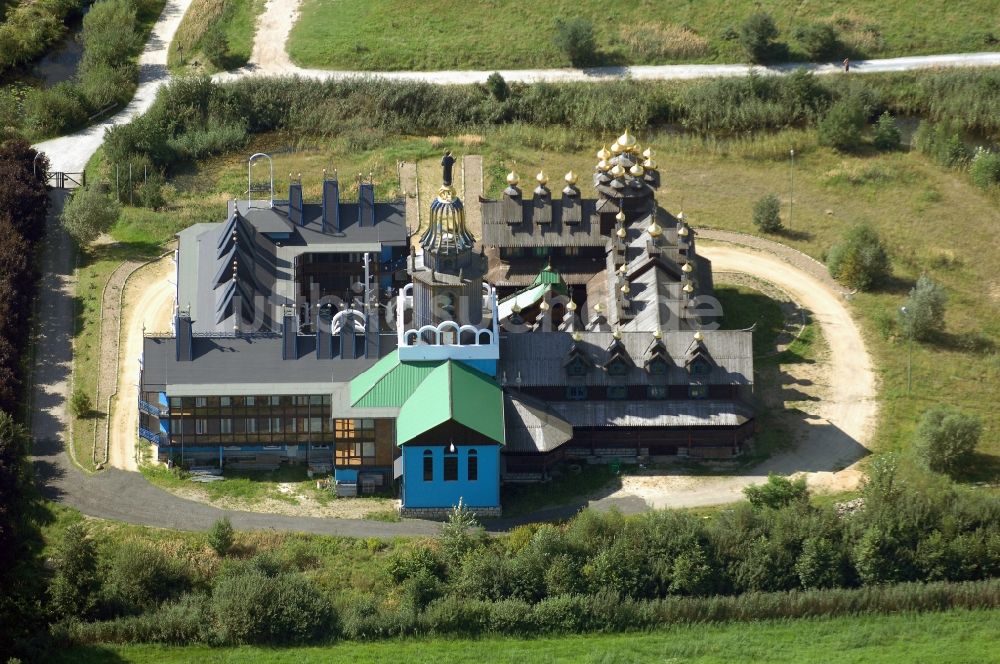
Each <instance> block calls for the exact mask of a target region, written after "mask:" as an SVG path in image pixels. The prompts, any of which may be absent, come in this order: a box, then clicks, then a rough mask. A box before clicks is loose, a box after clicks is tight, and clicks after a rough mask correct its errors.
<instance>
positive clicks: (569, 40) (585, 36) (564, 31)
mask: <svg viewBox="0 0 1000 664" xmlns="http://www.w3.org/2000/svg"><path fill="white" fill-rule="evenodd" d="M552 43H553V44H555V47H556V48H558V49H559V50H560V51H562V52H563V53H565V54H566V55H567V56H568V57H569V61H570V62H571V63H572V64H573V66H574V67H580V66H583V65H586V64H588V63H590V62H592V61H593V59H594V56H595V54H596V53H597V38H596V37H595V36H594V24H593V23H591V22H590V21H588V20H587V19H585V18H580V17H575V18H571V19H567V20H563V19H561V18H559V19H556V24H555V35H554V36H553V37H552Z"/></svg>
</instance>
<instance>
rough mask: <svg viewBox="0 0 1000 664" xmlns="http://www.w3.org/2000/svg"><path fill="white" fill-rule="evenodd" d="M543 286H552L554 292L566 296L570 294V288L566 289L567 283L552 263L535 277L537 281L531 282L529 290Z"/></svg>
mask: <svg viewBox="0 0 1000 664" xmlns="http://www.w3.org/2000/svg"><path fill="white" fill-rule="evenodd" d="M542 284H548V285H550V286H552V290H554V291H556V292H557V293H560V294H562V295H566V294H567V293H568V292H569V288H567V287H566V282H565V281H563V278H562V275H561V274H559V273H558V272H556V271H555V270H554V269H552V264H551V263H549V264H548V265H546V266H545V267H543V268H542V271H541V272H539V273H538V276H536V277H535V280H534V281H532V282H531V286H529V288H531V287H533V286H539V285H542Z"/></svg>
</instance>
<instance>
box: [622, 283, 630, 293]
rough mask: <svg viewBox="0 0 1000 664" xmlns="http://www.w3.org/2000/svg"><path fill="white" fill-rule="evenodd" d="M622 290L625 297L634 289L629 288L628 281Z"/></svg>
mask: <svg viewBox="0 0 1000 664" xmlns="http://www.w3.org/2000/svg"><path fill="white" fill-rule="evenodd" d="M621 290H622V293H624V294H625V295H628V293H629V291H630V290H632V289H631V288H629V285H628V282H627V281H626V282H625V283H624V284H622V288H621Z"/></svg>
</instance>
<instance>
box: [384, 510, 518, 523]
mask: <svg viewBox="0 0 1000 664" xmlns="http://www.w3.org/2000/svg"><path fill="white" fill-rule="evenodd" d="M467 509H468V510H469V511H470V512H472V513H473V514H475V515H476V517H478V518H480V519H483V518H487V519H493V518H496V517H499V516H501V514H502V512H503V508H502V507H469V508H467ZM451 512H452V508H450V507H400V508H399V516H401V517H403V518H405V519H430V520H432V521H447V520H448V517H449V516H451Z"/></svg>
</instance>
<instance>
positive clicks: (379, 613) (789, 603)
mask: <svg viewBox="0 0 1000 664" xmlns="http://www.w3.org/2000/svg"><path fill="white" fill-rule="evenodd" d="M283 583H285V584H287V581H286V582H283ZM304 588H305V586H303V590H304ZM306 592H308V591H306ZM315 599H317V598H315V597H314V598H312V599H311V600H310V601H309V602H303V601H301V599H300V598H298V597H297V596H296V595H291V596H287V595H286V596H285V597H284V598H283V600H284V601H285V603H286V604H285V606H286V609H287V613H286V616H291V615H295V616H296V619H295V620H293V621H291V622H289V621H287V620H284V619H283V618H282V617H281V616H274V615H269V614H268V613H267V608H266V606H271V605H272V602H271V601H260V599H259V598H256V597H247V598H245V600H246V601H245V602H244V603H241V604H240V606H239V607H237V610H236V611H235V612H234V613H233V614H225V613H222V614H220V613H219V612H218V611H219V610H220V609H222V608H225V605H219V604H218V602H217V601H216V599H215V598H214V597H213V598H209V597H207V596H187V597H185V598H183V599H182V600H180V601H178V602H175V603H171V604H166V605H164V606H163V607H162V608H160V609H159V610H157V611H156V612H155V613H150V614H145V615H142V616H133V617H127V618H120V619H117V620H109V621H105V622H92V623H73V624H71V625H69V626H68V628H67V632H66V636H67V637H68V638H69V639H71V640H73V641H75V642H78V643H87V644H98V643H119V644H124V643H167V644H174V645H180V644H189V643H210V644H227V643H246V642H253V641H251V640H250V639H252V638H253V637H264V638H260V639H259V640H258V641H256V642H262V643H274V642H276V637H284V638H278V639H277V640H287V641H292V642H301V641H317V640H319V641H332V640H334V639H336V638H338V637H340V638H347V639H357V640H361V639H366V640H368V639H379V638H391V637H400V636H413V635H423V636H463V637H477V636H485V635H506V636H522V637H523V636H539V635H546V634H566V633H586V632H626V631H633V630H651V629H659V628H664V627H668V626H671V625H678V624H692V623H718V622H730V621H748V620H773V619H797V618H812V617H830V616H839V615H860V614H886V613H900V612H920V611H947V610H952V609H988V608H996V607H998V606H1000V581H998V580H991V581H980V582H964V583H947V582H937V583H928V584H923V583H904V584H896V585H882V586H874V587H870V588H863V589H858V590H813V591H806V592H794V591H793V592H776V593H748V594H746V595H741V596H739V597H704V598H678V597H669V598H663V599H656V600H634V599H630V598H621V597H619V596H618V595H615V594H610V593H603V594H599V595H558V596H555V597H550V598H547V599H544V600H542V601H540V602H538V603H535V604H531V603H529V602H526V601H524V600H517V599H507V600H498V601H489V600H478V599H470V598H464V597H445V598H441V599H439V600H436V601H434V602H432V603H431V604H430V605H428V606H427V607H426V608H425V609H424V610H422V611H414V610H412V609H411V608H410V607H398V606H397V607H386V606H385V605H384V604H383V603H381V602H379V601H378V600H377V599H376V598H375V597H374V596H366V597H362V598H358V599H357V600H356V601H354V602H352V603H351V604H350V605H348V606H346V607H345V608H344V612H343V617H342V619H341V620H340V621H336V620H334V619H333V618H332V614H331V613H330V607H329V605H327V606H325V607H323V606H320V605H313V606H311V609H312V612H311V613H306V612H305V609H306V608H308V607H309V606H310V605H311V604H312V601H313V600H315ZM264 605H266V606H264ZM258 606H263V609H262V610H263V612H264V613H263V614H257V613H255V612H254V609H255V608H257V607H258ZM248 607H250V608H248ZM251 615H252V616H253V617H252V618H250V620H249V621H248V620H247V618H248V617H250V616H251ZM258 621H259V622H260V623H261V624H264V623H265V622H267V623H268V624H271V625H273V626H276V627H280V628H285V629H289V630H293V631H291V632H289V633H288V634H287V635H285V634H284V633H282V632H277V631H268V633H266V634H263V633H257V632H253V631H248V630H244V631H242V632H241V637H240V638H235V639H234V638H231V636H232V635H230V634H228V633H227V632H226V630H227V629H229V628H230V626H231V624H233V623H235V624H239V625H245V624H249V623H254V624H256V623H257V622H258ZM303 627H304V628H305V631H302V628H303ZM295 630H298V631H295Z"/></svg>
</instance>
